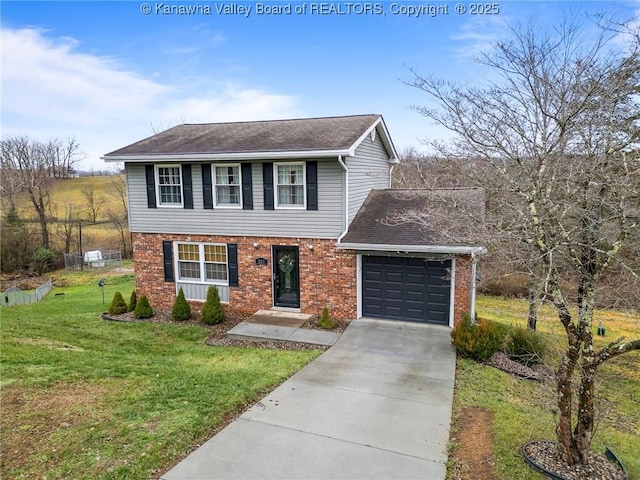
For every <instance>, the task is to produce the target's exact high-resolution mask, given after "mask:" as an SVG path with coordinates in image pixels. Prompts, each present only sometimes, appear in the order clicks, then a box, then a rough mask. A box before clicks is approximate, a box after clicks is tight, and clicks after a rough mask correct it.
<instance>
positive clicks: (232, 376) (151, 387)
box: [0, 273, 321, 479]
mask: <svg viewBox="0 0 640 480" xmlns="http://www.w3.org/2000/svg"><path fill="white" fill-rule="evenodd" d="M77 277H78V278H75V277H73V276H71V277H65V278H66V280H65V278H62V279H60V281H58V284H60V283H62V284H69V286H66V287H64V288H60V287H57V288H54V290H53V291H52V292H51V293H50V294H49V296H48V297H47V298H46V299H45V300H43V301H42V302H40V303H38V304H33V305H25V306H18V307H11V308H5V307H3V308H2V310H1V320H0V334H1V338H0V362H1V377H0V378H1V381H2V390H1V394H2V402H1V404H0V408H1V416H2V423H1V425H0V427H1V431H0V437H1V438H2V449H1V451H0V457H1V460H0V467H1V468H0V477H1V478H16V479H18V478H86V479H99V478H104V479H106V478H109V479H113V478H126V479H148V478H152V477H158V476H159V475H160V474H162V473H164V472H165V471H166V470H167V469H168V468H169V467H171V466H172V465H173V464H175V463H176V462H177V461H178V460H179V459H181V458H182V457H183V456H184V455H185V454H186V453H187V452H189V451H190V450H192V449H193V448H195V447H196V446H197V445H199V444H201V443H202V442H204V441H206V440H207V439H208V438H209V437H210V436H211V435H212V433H213V432H214V431H215V430H216V427H217V426H218V425H220V424H221V422H222V423H224V422H225V421H227V420H228V419H229V418H230V417H231V416H233V415H234V414H236V413H237V412H238V411H239V410H240V409H242V408H243V407H244V406H246V405H247V404H250V403H253V402H254V401H255V400H257V399H258V398H260V397H261V396H263V395H264V394H266V393H267V392H269V391H270V390H271V389H272V388H273V387H274V386H275V385H277V384H279V383H281V382H282V381H283V380H284V379H286V378H287V377H289V376H290V375H291V374H293V373H294V372H296V371H297V370H299V369H300V368H301V367H303V366H304V365H305V364H307V363H308V362H309V361H311V360H312V359H313V358H315V357H316V356H318V355H319V354H320V353H321V351H319V350H316V351H311V350H300V351H296V350H294V351H282V350H266V349H257V348H238V347H212V346H207V345H205V344H204V340H205V339H206V338H207V335H208V332H209V329H208V328H206V327H204V326H197V325H179V324H167V323H144V322H131V323H123V322H107V321H104V320H102V319H101V318H100V312H102V311H104V310H106V308H107V307H108V304H109V302H110V300H111V298H113V294H114V293H115V291H116V290H119V291H121V292H122V294H123V296H124V297H125V299H127V300H128V298H129V295H130V293H131V290H132V289H133V278H132V276H131V275H116V276H108V277H107V282H106V287H105V299H106V305H105V306H103V304H102V296H101V292H100V289H99V288H98V287H97V277H95V278H94V277H92V276H91V274H89V273H87V274H84V275H78V276H77ZM69 278H71V280H69ZM78 283H82V285H77V284H78ZM56 293H58V294H59V295H56ZM62 294H64V295H62Z"/></svg>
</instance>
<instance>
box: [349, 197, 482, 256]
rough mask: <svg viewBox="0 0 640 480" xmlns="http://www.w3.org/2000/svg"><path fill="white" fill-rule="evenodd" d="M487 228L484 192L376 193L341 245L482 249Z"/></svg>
mask: <svg viewBox="0 0 640 480" xmlns="http://www.w3.org/2000/svg"><path fill="white" fill-rule="evenodd" d="M483 225H484V189H482V188H454V189H437V190H426V189H387V190H372V191H371V192H370V193H369V195H368V197H367V199H366V200H365V202H364V203H363V205H362V207H361V208H360V210H359V211H358V213H357V215H356V216H355V218H354V219H353V221H352V222H351V225H350V226H349V230H348V232H347V234H346V235H345V236H344V238H343V239H342V243H349V244H352V243H353V244H370V245H409V246H423V245H429V246H478V245H481V244H482V237H483V232H484V227H483Z"/></svg>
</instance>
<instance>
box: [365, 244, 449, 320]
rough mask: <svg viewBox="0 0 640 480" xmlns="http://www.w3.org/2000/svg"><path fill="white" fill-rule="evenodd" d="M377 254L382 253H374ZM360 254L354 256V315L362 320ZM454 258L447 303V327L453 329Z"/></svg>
mask: <svg viewBox="0 0 640 480" xmlns="http://www.w3.org/2000/svg"><path fill="white" fill-rule="evenodd" d="M376 253H378V254H380V253H382V252H376ZM362 255H363V254H362V253H358V254H356V301H357V306H356V314H357V317H358V318H362V301H363V300H362V297H363V293H362ZM455 293H456V257H455V255H454V256H452V258H451V287H450V292H449V294H450V301H449V327H450V328H453V325H454V318H455V307H456V301H455V300H456V295H455Z"/></svg>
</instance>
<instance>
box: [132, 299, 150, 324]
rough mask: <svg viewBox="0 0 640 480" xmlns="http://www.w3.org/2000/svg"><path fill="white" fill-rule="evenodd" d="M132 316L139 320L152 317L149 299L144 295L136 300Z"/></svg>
mask: <svg viewBox="0 0 640 480" xmlns="http://www.w3.org/2000/svg"><path fill="white" fill-rule="evenodd" d="M133 315H134V316H135V317H136V318H139V319H144V318H151V317H153V310H152V309H151V305H149V299H148V298H147V296H146V295H142V296H141V297H140V300H138V302H137V304H136V309H135V310H134V312H133Z"/></svg>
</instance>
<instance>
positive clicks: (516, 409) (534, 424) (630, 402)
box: [447, 296, 640, 480]
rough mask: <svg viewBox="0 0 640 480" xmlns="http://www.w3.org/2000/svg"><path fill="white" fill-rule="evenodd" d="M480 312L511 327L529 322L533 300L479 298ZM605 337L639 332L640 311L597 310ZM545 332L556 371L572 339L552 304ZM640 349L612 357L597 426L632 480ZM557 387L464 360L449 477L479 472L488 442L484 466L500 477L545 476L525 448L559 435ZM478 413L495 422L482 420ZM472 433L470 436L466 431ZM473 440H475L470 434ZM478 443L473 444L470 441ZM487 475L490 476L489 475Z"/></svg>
mask: <svg viewBox="0 0 640 480" xmlns="http://www.w3.org/2000/svg"><path fill="white" fill-rule="evenodd" d="M478 315H479V316H480V317H482V318H487V319H490V320H495V321H498V322H501V323H504V324H507V325H520V326H526V318H527V302H526V300H516V299H503V298H498V297H486V296H480V297H478ZM598 320H602V321H603V325H604V326H605V328H606V336H605V337H604V338H602V337H596V346H604V345H605V344H606V343H608V342H610V341H612V340H614V339H616V338H618V337H621V336H625V337H627V338H628V339H632V338H638V337H640V324H639V323H638V320H637V316H634V315H631V314H625V313H623V312H616V311H598V312H597V313H596V325H595V326H594V332H595V329H596V327H597V322H598ZM538 331H539V332H540V333H541V334H542V335H543V336H544V337H545V338H546V339H547V340H548V343H549V345H550V346H551V347H550V348H549V349H548V350H549V351H548V353H547V358H546V359H545V363H546V364H547V365H548V366H549V367H550V368H552V369H553V370H555V368H556V365H557V360H558V358H559V355H560V352H561V351H562V350H563V348H564V345H566V341H565V340H564V336H563V330H562V327H561V326H560V325H559V323H558V320H557V318H556V317H555V316H554V312H553V310H552V309H551V308H547V307H544V308H543V309H542V310H541V312H540V318H539V320H538ZM639 365H640V354H639V353H638V352H630V353H628V354H626V355H623V356H621V357H618V358H616V359H613V360H611V361H610V362H609V363H606V364H605V365H604V366H603V367H601V368H600V370H599V372H598V379H597V391H596V394H597V395H598V398H599V400H598V403H597V409H598V412H599V414H598V426H597V429H596V434H595V437H594V440H593V443H592V449H593V450H594V451H597V452H600V453H603V452H604V448H605V446H609V447H611V449H612V450H613V451H614V452H615V453H616V455H617V456H618V457H619V458H620V460H622V462H623V463H624V464H625V466H626V468H627V470H628V473H629V479H630V480H640V456H638V453H637V452H639V451H640V435H639V432H640V408H638V405H640V371H639V368H638V366H639ZM555 405H556V396H555V385H554V384H553V383H552V382H549V383H547V384H540V383H537V382H532V381H529V380H522V379H518V378H515V377H513V376H511V375H509V374H507V373H504V372H501V371H498V370H496V369H494V368H493V367H489V366H486V365H482V364H479V363H476V362H473V361H471V360H466V359H460V358H459V359H458V364H457V370H456V387H455V399H454V411H453V431H452V442H451V449H452V455H451V457H450V462H449V469H448V476H447V478H448V479H451V480H454V479H455V480H458V479H465V480H470V479H474V478H482V477H475V476H474V473H473V471H474V465H473V461H474V460H475V459H474V458H472V457H474V454H475V453H477V452H478V450H480V449H482V448H486V444H487V443H489V448H486V451H487V456H488V457H490V458H485V459H484V461H481V460H482V459H479V460H478V461H480V463H482V464H481V465H480V467H482V468H485V471H490V472H491V474H492V475H493V476H492V477H489V478H494V477H495V478H496V479H499V480H533V479H543V478H545V477H543V476H542V475H540V474H537V473H535V472H533V471H532V470H531V469H530V468H529V467H528V466H526V464H525V463H524V461H523V460H522V454H521V448H522V445H524V444H525V443H526V442H528V441H531V440H541V439H548V440H554V439H555V433H554V430H555V419H556V417H555ZM478 412H482V413H485V414H486V417H483V418H488V419H490V420H489V421H483V422H479V421H477V420H476V419H477V418H479V415H478ZM470 430H472V431H473V435H470V436H467V435H465V433H466V432H467V431H470ZM469 439H471V440H469ZM474 441H475V442H476V444H475V445H467V443H469V442H474ZM476 467H477V466H476ZM484 478H487V477H484Z"/></svg>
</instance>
